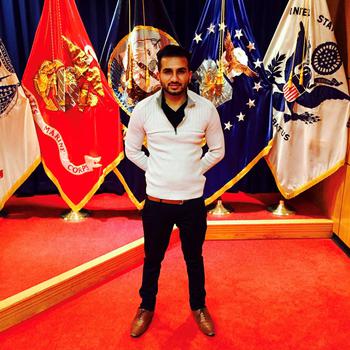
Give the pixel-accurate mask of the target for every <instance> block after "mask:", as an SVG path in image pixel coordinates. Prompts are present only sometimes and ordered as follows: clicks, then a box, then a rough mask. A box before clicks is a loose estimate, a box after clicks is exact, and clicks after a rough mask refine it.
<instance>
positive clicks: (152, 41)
mask: <svg viewBox="0 0 350 350" xmlns="http://www.w3.org/2000/svg"><path fill="white" fill-rule="evenodd" d="M168 44H176V41H175V39H173V38H172V37H171V36H170V35H169V34H167V33H166V32H163V31H162V30H159V29H157V28H155V27H151V26H142V25H139V26H135V27H134V29H133V30H132V32H130V33H129V34H127V35H126V36H125V37H124V38H122V39H121V40H120V41H119V43H118V44H117V45H116V47H115V48H114V50H113V52H112V54H111V56H110V59H109V64H108V83H109V85H110V86H111V87H112V89H113V91H114V94H115V97H116V99H117V101H118V103H119V105H120V107H121V108H122V109H123V110H124V111H125V112H126V113H127V114H129V115H130V114H131V112H132V111H133V109H134V107H135V106H136V104H137V103H138V102H139V101H141V100H143V99H144V98H145V97H147V96H150V95H152V94H153V93H154V92H156V91H158V90H159V89H160V83H159V81H158V79H157V71H158V68H157V52H158V51H159V50H160V49H161V48H162V47H163V46H165V45H168Z"/></svg>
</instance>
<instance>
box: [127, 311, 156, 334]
mask: <svg viewBox="0 0 350 350" xmlns="http://www.w3.org/2000/svg"><path fill="white" fill-rule="evenodd" d="M153 314H154V311H149V310H146V309H142V308H138V309H137V312H136V315H135V317H134V319H133V320H132V323H131V332H130V335H131V336H132V337H139V336H140V335H141V334H143V333H145V332H146V330H147V328H148V326H149V325H150V323H151V322H152V318H153Z"/></svg>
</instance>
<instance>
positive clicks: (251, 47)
mask: <svg viewBox="0 0 350 350" xmlns="http://www.w3.org/2000/svg"><path fill="white" fill-rule="evenodd" d="M247 48H248V49H249V52H250V51H252V50H255V43H252V42H251V41H249V44H248V45H247Z"/></svg>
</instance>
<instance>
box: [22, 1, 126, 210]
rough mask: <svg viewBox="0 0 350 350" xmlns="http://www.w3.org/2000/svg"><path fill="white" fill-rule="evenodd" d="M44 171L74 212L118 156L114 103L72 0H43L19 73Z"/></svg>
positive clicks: (95, 188)
mask: <svg viewBox="0 0 350 350" xmlns="http://www.w3.org/2000/svg"><path fill="white" fill-rule="evenodd" d="M23 85H24V87H25V88H26V91H27V93H28V96H29V97H30V100H31V106H32V109H33V114H34V118H35V122H36V126H37V131H38V137H39V142H40V147H41V152H42V160H43V164H44V168H45V171H46V174H47V175H48V176H49V178H50V179H51V180H52V181H53V182H54V183H55V185H56V186H57V188H58V189H59V191H60V193H61V196H62V197H63V199H64V200H65V201H66V203H67V204H68V205H69V207H70V208H71V209H72V210H74V211H78V210H79V209H81V208H82V207H83V206H84V205H85V204H86V203H87V202H88V200H89V199H90V198H91V197H92V195H93V194H94V193H95V192H96V190H97V189H98V187H99V186H100V184H101V183H102V182H103V180H104V177H105V176H106V175H107V173H108V172H110V171H111V170H113V168H114V167H115V166H116V165H117V164H118V163H119V161H120V160H121V158H122V138H121V124H120V121H119V107H118V105H117V103H116V102H115V100H114V98H113V96H112V92H111V90H110V88H109V86H108V83H107V81H106V79H105V77H104V75H103V73H102V71H101V69H100V66H99V64H98V61H97V58H96V55H95V52H94V50H93V48H92V46H91V43H90V40H89V38H88V35H87V33H86V31H85V28H84V26H83V23H82V21H81V19H80V17H79V13H78V10H77V8H76V5H75V2H74V0H46V1H45V3H44V8H43V13H42V16H41V19H40V22H39V25H38V29H37V32H36V35H35V39H34V44H33V47H32V51H31V54H30V57H29V60H28V63H27V67H26V70H25V72H24V77H23Z"/></svg>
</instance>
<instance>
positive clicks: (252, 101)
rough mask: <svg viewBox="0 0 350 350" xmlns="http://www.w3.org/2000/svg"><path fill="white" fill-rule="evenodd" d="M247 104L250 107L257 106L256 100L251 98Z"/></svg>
mask: <svg viewBox="0 0 350 350" xmlns="http://www.w3.org/2000/svg"><path fill="white" fill-rule="evenodd" d="M246 105H247V106H248V107H249V108H252V107H255V100H251V99H249V101H248V102H247V103H246Z"/></svg>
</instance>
